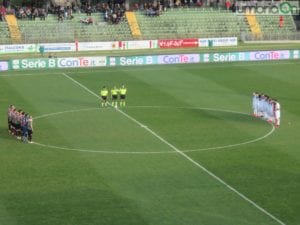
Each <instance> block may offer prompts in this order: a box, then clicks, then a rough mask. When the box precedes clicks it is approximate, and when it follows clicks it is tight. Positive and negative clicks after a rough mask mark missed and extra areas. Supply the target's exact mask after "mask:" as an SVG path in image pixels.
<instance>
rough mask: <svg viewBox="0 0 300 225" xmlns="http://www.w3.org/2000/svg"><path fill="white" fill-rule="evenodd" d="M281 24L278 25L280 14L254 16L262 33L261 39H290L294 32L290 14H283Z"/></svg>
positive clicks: (294, 28) (293, 23)
mask: <svg viewBox="0 0 300 225" xmlns="http://www.w3.org/2000/svg"><path fill="white" fill-rule="evenodd" d="M282 17H283V24H282V26H280V22H279V20H280V19H279V18H280V16H278V15H277V16H271V15H260V16H256V18H257V21H258V23H259V24H260V28H261V31H262V34H263V37H262V38H263V39H267V38H268V37H269V39H282V40H285V39H286V40H287V39H290V38H289V36H293V35H294V34H295V32H296V30H297V29H296V25H295V22H294V20H293V17H292V16H291V15H284V16H282Z"/></svg>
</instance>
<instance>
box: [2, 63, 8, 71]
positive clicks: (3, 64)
mask: <svg viewBox="0 0 300 225" xmlns="http://www.w3.org/2000/svg"><path fill="white" fill-rule="evenodd" d="M6 70H8V62H6V61H0V71H6Z"/></svg>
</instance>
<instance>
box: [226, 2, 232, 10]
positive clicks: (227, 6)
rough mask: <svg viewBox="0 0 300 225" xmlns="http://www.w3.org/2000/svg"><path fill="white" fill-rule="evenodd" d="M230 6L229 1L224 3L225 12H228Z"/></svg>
mask: <svg viewBox="0 0 300 225" xmlns="http://www.w3.org/2000/svg"><path fill="white" fill-rule="evenodd" d="M230 6H231V2H230V0H226V2H225V7H226V10H227V11H229V9H230Z"/></svg>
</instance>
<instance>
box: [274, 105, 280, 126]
mask: <svg viewBox="0 0 300 225" xmlns="http://www.w3.org/2000/svg"><path fill="white" fill-rule="evenodd" d="M274 104H275V107H274V110H275V112H274V115H275V127H276V128H278V127H279V126H280V103H279V102H278V101H277V100H275V101H274Z"/></svg>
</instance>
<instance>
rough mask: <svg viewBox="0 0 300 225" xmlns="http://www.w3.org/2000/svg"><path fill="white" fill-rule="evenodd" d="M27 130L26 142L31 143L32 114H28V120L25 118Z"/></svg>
mask: <svg viewBox="0 0 300 225" xmlns="http://www.w3.org/2000/svg"><path fill="white" fill-rule="evenodd" d="M27 132H28V142H29V143H32V134H33V119H32V116H29V117H28V120H27Z"/></svg>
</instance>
